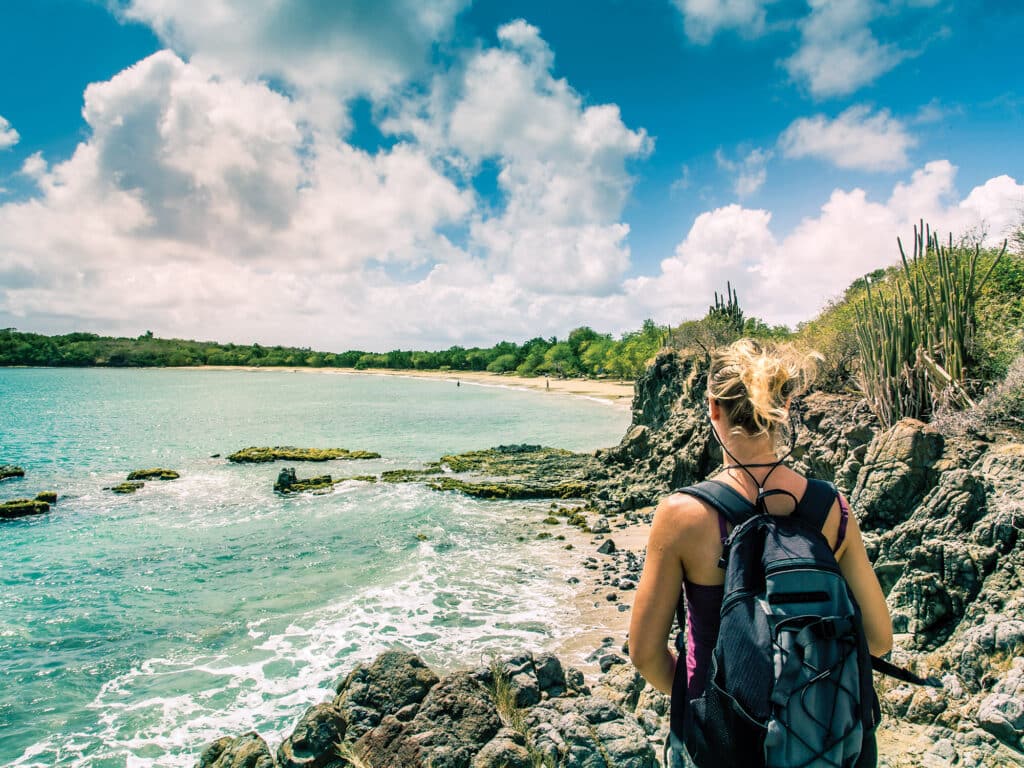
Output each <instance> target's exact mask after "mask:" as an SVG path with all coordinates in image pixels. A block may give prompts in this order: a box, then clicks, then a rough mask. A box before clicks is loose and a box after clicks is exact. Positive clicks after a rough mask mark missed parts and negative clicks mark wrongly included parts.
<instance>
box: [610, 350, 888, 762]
mask: <svg viewBox="0 0 1024 768" xmlns="http://www.w3.org/2000/svg"><path fill="white" fill-rule="evenodd" d="M813 373H814V368H813V362H812V361H811V360H810V359H809V358H808V357H806V356H802V355H800V354H798V353H797V352H795V351H794V350H793V349H792V348H791V347H788V346H782V345H779V346H776V347H763V346H762V345H761V344H759V343H758V342H756V341H753V340H750V339H741V340H740V341H737V342H735V343H734V344H732V345H731V346H729V347H727V348H726V349H724V350H721V351H716V352H715V353H713V354H712V357H711V369H710V371H709V373H708V414H709V416H710V419H711V424H712V427H713V429H714V431H715V434H716V436H717V437H718V439H719V441H720V442H721V444H722V447H723V449H724V453H725V455H726V457H727V459H726V463H725V464H724V465H723V467H722V469H721V471H720V472H719V473H718V474H717V475H715V477H714V479H715V480H718V481H721V482H724V483H727V484H728V485H730V486H731V487H732V488H733V489H735V490H736V491H738V492H739V493H741V494H742V495H743V496H745V497H746V498H747V499H748V500H750V501H751V502H754V501H755V499H756V498H757V497H758V495H759V491H761V490H762V489H763V491H767V492H768V494H767V495H764V494H763V493H762V495H761V498H762V499H763V502H762V503H763V505H764V509H765V510H766V511H767V512H768V513H769V514H772V515H787V514H790V513H791V512H792V511H793V509H794V508H795V506H796V500H798V499H799V498H800V497H801V495H802V494H803V493H804V491H805V490H806V488H807V479H806V478H805V477H803V476H802V475H800V474H799V473H797V472H795V471H793V470H792V469H789V468H788V467H786V466H785V465H783V464H782V462H781V460H780V459H778V458H777V456H776V447H777V445H778V443H779V438H780V434H781V432H782V431H784V430H783V429H782V428H783V427H785V426H787V425H788V423H789V403H790V399H791V398H792V397H793V396H794V395H797V394H800V392H802V391H803V390H804V389H805V388H806V385H807V383H808V382H809V381H810V380H811V379H812V378H813ZM772 491H774V493H773V492H772ZM723 529H724V530H725V531H726V532H727V531H729V530H731V528H730V527H729V526H727V525H726V524H725V523H724V522H723V521H722V520H720V518H719V514H718V512H716V511H715V510H714V509H713V508H711V507H710V506H708V505H706V504H705V503H704V502H703V501H700V500H698V499H697V498H695V497H694V496H691V495H686V494H681V493H674V494H672V495H670V496H668V497H666V498H665V499H663V500H662V501H661V503H660V504H659V505H658V507H657V510H656V511H655V514H654V522H653V525H652V527H651V532H650V538H649V540H648V545H647V559H646V562H645V564H644V571H643V575H642V576H641V579H640V583H639V585H638V587H637V594H636V599H635V602H634V604H633V614H632V621H631V622H630V629H629V652H630V658H631V659H632V660H633V663H634V665H635V666H636V668H637V669H638V670H639V671H640V673H641V674H642V675H643V676H644V677H645V678H646V679H647V681H648V682H649V683H651V685H653V686H654V687H655V688H657V689H658V690H660V691H663V692H664V693H667V694H669V695H671V694H672V683H673V679H674V677H675V668H676V664H677V663H684V664H686V672H687V686H686V696H687V701H690V700H692V699H693V698H695V697H696V696H698V695H700V692H701V691H702V690H703V689H704V684H705V682H706V680H707V675H708V667H709V664H710V659H711V652H712V649H713V648H714V645H715V642H716V640H717V636H718V623H719V610H720V608H721V603H722V594H723V582H724V577H725V571H724V570H723V569H722V568H721V567H720V566H719V559H720V558H721V556H722V549H723V547H722V532H723ZM822 532H823V534H824V535H825V537H826V539H827V540H828V542H829V544H830V546H831V547H832V549H833V551H834V552H835V557H836V559H837V561H838V562H839V567H840V570H841V572H842V574H843V577H844V578H845V579H846V582H847V584H848V585H849V587H850V589H851V591H852V592H853V595H854V597H855V599H856V600H857V603H858V604H859V605H860V608H861V612H862V616H863V624H864V630H865V634H866V636H867V641H868V647H869V649H870V652H871V654H872V655H874V656H880V655H882V654H884V653H887V652H888V651H889V650H890V649H891V647H892V622H891V619H890V617H889V611H888V608H887V606H886V604H885V597H884V595H883V594H882V589H881V586H880V585H879V583H878V579H877V578H876V577H875V573H874V571H873V570H872V568H871V563H870V562H869V560H868V557H867V553H866V551H865V549H864V542H863V540H862V538H861V533H860V529H859V528H858V526H857V519H856V517H854V516H853V515H850V514H849V506H848V505H847V503H846V500H845V499H844V498H843V497H842V496H839V497H838V498H837V499H836V501H835V503H833V505H832V509H830V510H829V513H828V517H827V518H826V520H825V524H824V526H823V528H822ZM680 585H682V586H683V589H684V592H685V597H686V620H687V624H688V625H689V633H688V634H689V637H688V640H687V649H686V654H687V655H686V659H685V660H684V661H681V662H680V661H677V659H676V657H675V655H674V654H673V653H672V652H671V651H670V650H669V649H668V639H669V633H670V631H671V629H672V620H673V614H674V612H675V609H676V605H677V602H678V599H679V591H680ZM681 759H683V760H685V759H687V758H684V757H681V756H677V757H676V760H677V761H678V760H681ZM677 764H685V763H677Z"/></svg>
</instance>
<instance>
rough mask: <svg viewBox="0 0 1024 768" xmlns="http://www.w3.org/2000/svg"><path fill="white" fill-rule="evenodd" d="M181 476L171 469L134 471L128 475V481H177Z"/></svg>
mask: <svg viewBox="0 0 1024 768" xmlns="http://www.w3.org/2000/svg"><path fill="white" fill-rule="evenodd" d="M179 477H181V475H179V474H178V473H177V472H175V471H174V470H173V469H160V468H154V469H135V470H132V471H131V472H129V473H128V479H129V480H177V479H178V478H179Z"/></svg>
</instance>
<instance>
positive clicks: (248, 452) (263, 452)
mask: <svg viewBox="0 0 1024 768" xmlns="http://www.w3.org/2000/svg"><path fill="white" fill-rule="evenodd" d="M379 458H380V454H379V453H375V452H373V451H350V450H348V449H347V448H295V447H294V446H290V445H277V446H274V447H272V448H271V447H267V446H262V447H260V446H250V447H248V448H243V449H242V450H240V451H235V452H234V453H232V454H231V455H230V456H228V461H231V462H234V463H236V464H262V463H265V462H269V461H330V460H332V459H379Z"/></svg>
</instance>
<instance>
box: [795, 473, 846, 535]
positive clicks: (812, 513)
mask: <svg viewBox="0 0 1024 768" xmlns="http://www.w3.org/2000/svg"><path fill="white" fill-rule="evenodd" d="M838 496H839V490H838V489H837V488H836V487H835V486H834V485H833V484H832V483H830V482H827V481H825V480H816V479H814V478H808V479H807V490H806V491H804V495H803V496H802V497H801V498H800V501H799V502H798V503H797V505H796V508H795V509H794V510H793V514H794V515H797V516H798V517H800V518H801V519H802V520H804V521H805V522H807V523H808V524H809V525H813V526H814V527H815V528H816V529H817V530H819V531H820V530H821V529H822V528H823V527H824V526H825V521H826V520H828V513H829V512H830V511H832V504H833V503H835V500H836V498H837V497H838Z"/></svg>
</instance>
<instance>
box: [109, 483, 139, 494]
mask: <svg viewBox="0 0 1024 768" xmlns="http://www.w3.org/2000/svg"><path fill="white" fill-rule="evenodd" d="M144 485H145V483H141V482H138V481H136V480H129V481H127V482H124V483H118V484H117V485H114V486H111V487H110V490H111V491H113V492H114V493H135V492H136V491H137V490H139V488H141V487H142V486H144Z"/></svg>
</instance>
